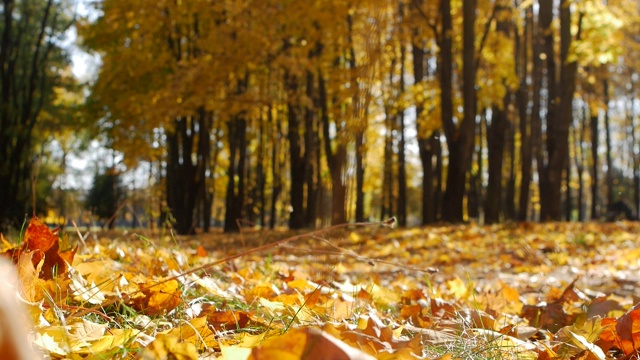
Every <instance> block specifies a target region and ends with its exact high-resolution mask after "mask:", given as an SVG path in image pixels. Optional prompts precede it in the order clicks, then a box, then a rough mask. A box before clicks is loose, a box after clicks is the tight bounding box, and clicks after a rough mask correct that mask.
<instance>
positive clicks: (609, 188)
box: [602, 79, 615, 207]
mask: <svg viewBox="0 0 640 360" xmlns="http://www.w3.org/2000/svg"><path fill="white" fill-rule="evenodd" d="M602 91H603V92H604V94H603V101H604V106H605V108H604V109H605V110H604V134H605V146H606V153H605V154H606V159H607V174H606V179H607V207H609V206H611V204H613V202H614V201H615V199H614V194H615V189H614V188H613V177H614V171H613V158H612V157H611V126H610V124H609V81H608V80H606V79H605V80H604V81H603V83H602Z"/></svg>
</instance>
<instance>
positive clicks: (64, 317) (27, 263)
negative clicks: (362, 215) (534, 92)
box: [0, 218, 640, 360]
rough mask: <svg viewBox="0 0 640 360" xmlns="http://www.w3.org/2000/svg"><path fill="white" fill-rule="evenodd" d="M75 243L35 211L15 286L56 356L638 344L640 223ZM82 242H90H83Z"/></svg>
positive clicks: (571, 349)
mask: <svg viewBox="0 0 640 360" xmlns="http://www.w3.org/2000/svg"><path fill="white" fill-rule="evenodd" d="M382 225H387V223H377V224H374V223H368V224H365V225H363V226H357V225H340V226H337V227H332V228H328V229H324V230H318V231H313V232H298V233H294V232H283V231H271V232H270V231H259V230H248V231H244V232H242V233H240V234H236V235H224V234H201V235H197V236H193V237H178V238H173V237H166V236H164V237H163V236H160V235H157V236H156V237H157V239H155V240H154V237H153V236H151V235H149V236H146V237H144V236H141V235H125V234H120V235H114V234H111V235H107V236H103V237H100V238H98V239H96V240H86V239H85V237H82V235H80V237H81V239H80V240H82V241H81V242H82V245H75V244H74V241H73V240H71V239H70V238H69V236H67V235H63V236H59V234H58V233H57V232H55V231H51V230H49V228H48V227H47V226H46V225H45V224H43V223H42V222H40V221H39V220H38V219H35V218H34V219H32V220H31V221H30V223H29V225H28V227H27V229H26V231H25V233H24V236H23V239H22V240H23V241H22V243H21V244H19V245H12V244H11V243H9V242H8V241H7V240H5V239H4V238H2V239H1V243H2V244H1V246H2V247H0V253H1V254H4V256H5V257H8V258H10V259H12V260H13V262H14V263H15V264H16V269H17V274H18V279H19V280H18V282H19V283H18V284H17V287H16V289H18V292H19V298H20V299H21V301H22V302H24V304H25V306H26V307H27V308H28V315H29V316H30V317H31V321H32V322H33V323H34V324H35V327H34V330H33V337H34V339H35V340H34V343H35V344H36V346H38V347H39V348H40V349H41V350H42V351H43V352H44V353H46V354H47V356H48V357H49V358H52V359H59V358H72V359H103V358H119V359H132V358H137V359H161V358H165V359H168V358H175V359H196V358H210V359H278V360H283V359H369V358H371V359H416V358H422V359H458V358H460V359H462V358H472V359H476V358H477V359H496V358H501V359H521V358H522V359H559V358H567V359H569V358H571V359H617V358H626V359H630V358H634V357H635V356H636V354H637V352H638V351H639V350H640V305H637V303H638V294H637V293H636V292H635V289H636V287H637V285H638V283H639V282H640V246H639V244H638V236H637V235H636V234H638V233H639V231H640V224H638V223H632V222H620V223H606V224H604V223H587V224H578V223H548V224H533V223H522V224H507V225H494V226H476V225H464V226H462V225H460V226H439V227H427V228H415V229H391V228H389V227H388V226H382ZM77 242H80V241H77Z"/></svg>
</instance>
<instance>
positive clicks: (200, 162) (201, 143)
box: [196, 107, 214, 233]
mask: <svg viewBox="0 0 640 360" xmlns="http://www.w3.org/2000/svg"><path fill="white" fill-rule="evenodd" d="M197 114H198V150H197V151H198V153H197V154H196V159H197V164H196V172H197V178H196V184H197V187H198V189H199V190H198V193H199V194H198V198H197V199H196V201H197V202H199V203H200V208H201V210H202V211H201V218H202V232H204V233H207V232H209V227H210V226H211V204H212V202H213V197H212V196H210V193H209V191H208V186H207V172H213V170H214V169H213V167H212V161H211V141H210V139H209V134H210V133H211V127H212V125H213V124H212V121H213V118H212V114H211V113H210V112H207V111H205V109H204V108H203V107H201V108H199V109H198V112H197Z"/></svg>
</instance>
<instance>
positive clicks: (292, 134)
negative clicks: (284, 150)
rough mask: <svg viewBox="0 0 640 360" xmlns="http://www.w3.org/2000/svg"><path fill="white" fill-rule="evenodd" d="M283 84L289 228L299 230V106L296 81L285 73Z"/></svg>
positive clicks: (302, 170)
mask: <svg viewBox="0 0 640 360" xmlns="http://www.w3.org/2000/svg"><path fill="white" fill-rule="evenodd" d="M285 84H286V86H287V92H288V94H287V96H288V100H287V115H288V116H287V119H288V121H289V122H288V130H287V138H288V139H289V170H290V178H291V191H290V197H291V208H292V210H291V214H290V215H289V228H291V229H300V228H303V227H304V225H305V221H304V220H305V209H304V173H305V156H304V154H303V153H302V139H301V136H300V134H301V132H302V129H301V121H300V117H301V114H300V106H299V105H298V101H297V100H296V99H297V98H298V95H297V91H298V79H297V78H296V77H295V76H293V75H291V74H289V72H288V71H287V72H286V73H285Z"/></svg>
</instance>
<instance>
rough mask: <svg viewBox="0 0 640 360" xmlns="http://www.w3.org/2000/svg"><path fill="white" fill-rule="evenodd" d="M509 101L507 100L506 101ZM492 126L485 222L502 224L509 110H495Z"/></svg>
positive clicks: (489, 137)
mask: <svg viewBox="0 0 640 360" xmlns="http://www.w3.org/2000/svg"><path fill="white" fill-rule="evenodd" d="M504 101H505V102H506V101H508V100H507V99H505V100H504ZM492 114H493V116H492V118H491V126H489V128H488V129H487V147H488V150H489V151H488V152H489V172H488V175H489V182H488V184H487V200H486V202H485V205H484V211H485V222H486V223H487V224H494V223H498V222H500V215H501V210H502V209H501V204H502V201H501V199H502V179H503V176H502V164H503V159H504V145H505V140H506V130H507V126H508V119H507V108H498V107H497V106H496V107H494V108H493V111H492Z"/></svg>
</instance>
